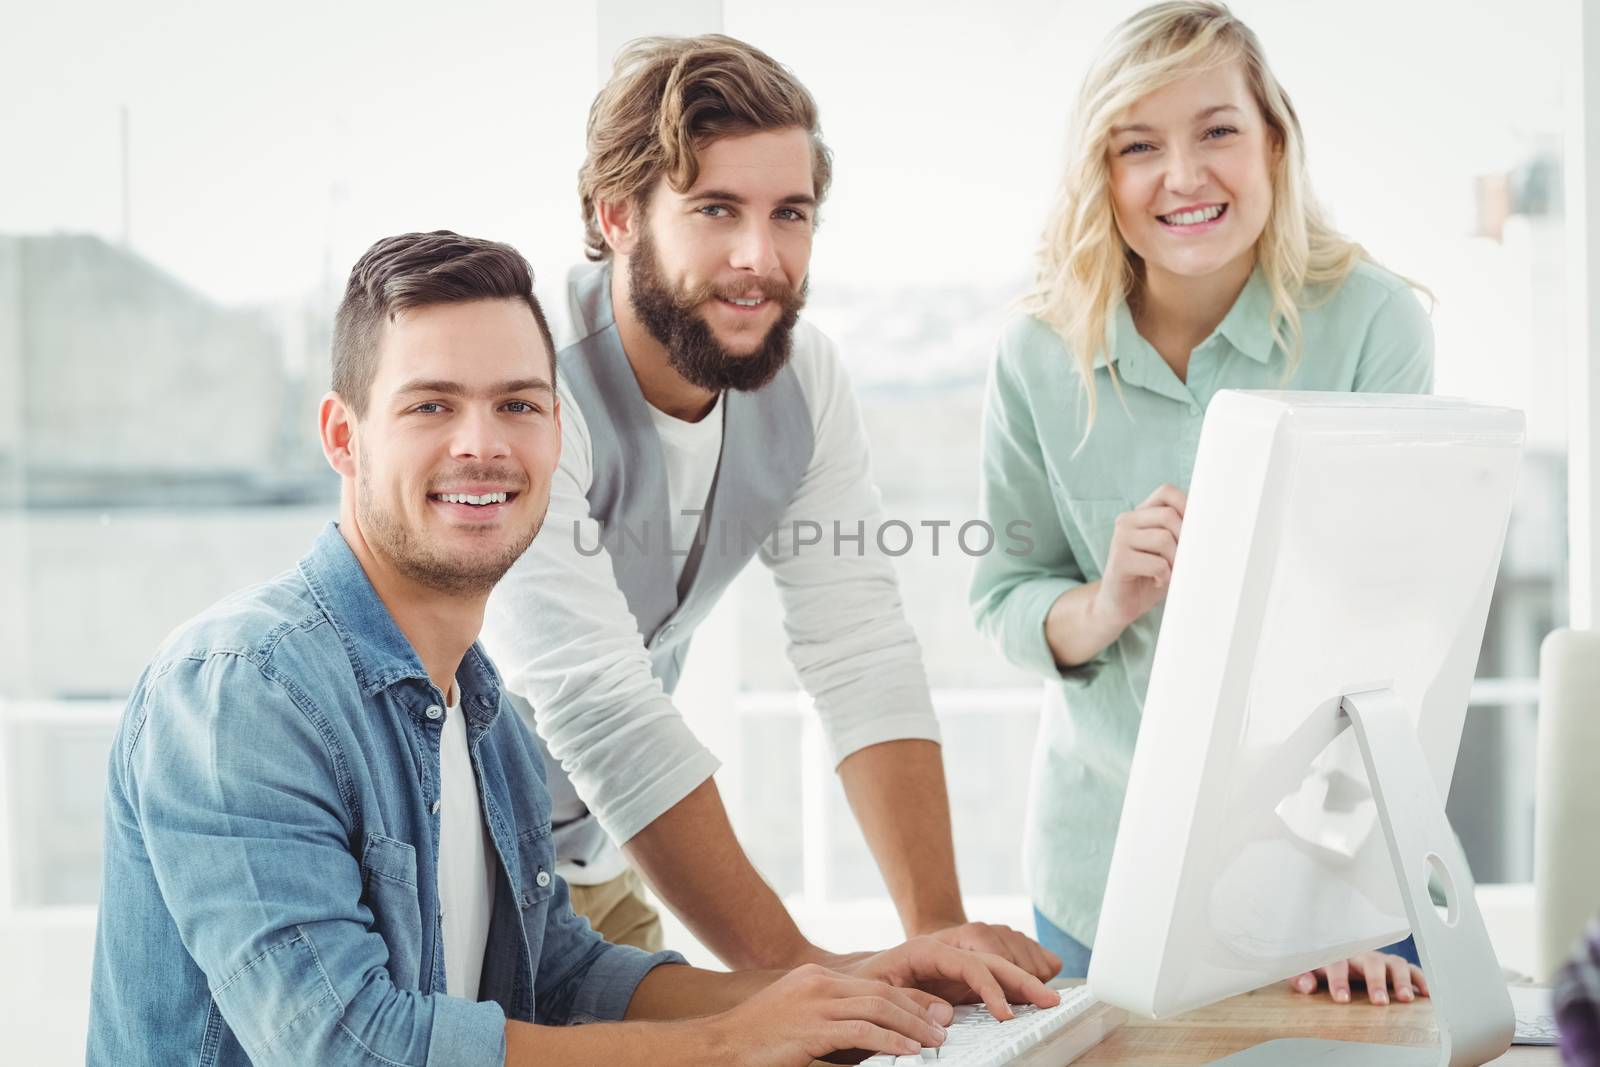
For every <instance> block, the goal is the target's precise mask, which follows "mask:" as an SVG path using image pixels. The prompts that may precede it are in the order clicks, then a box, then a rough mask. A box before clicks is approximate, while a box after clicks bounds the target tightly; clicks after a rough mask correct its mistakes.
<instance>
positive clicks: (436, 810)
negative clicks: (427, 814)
mask: <svg viewBox="0 0 1600 1067" xmlns="http://www.w3.org/2000/svg"><path fill="white" fill-rule="evenodd" d="M441 803H443V802H442V801H439V800H435V801H434V802H433V807H431V808H429V809H428V810H429V811H431V812H433V813H434V814H435V815H437V814H439V805H440V804H441Z"/></svg>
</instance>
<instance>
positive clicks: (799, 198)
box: [685, 189, 817, 207]
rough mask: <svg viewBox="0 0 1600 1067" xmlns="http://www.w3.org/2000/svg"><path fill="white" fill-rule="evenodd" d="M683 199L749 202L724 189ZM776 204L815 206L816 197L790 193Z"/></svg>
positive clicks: (808, 194) (741, 203)
mask: <svg viewBox="0 0 1600 1067" xmlns="http://www.w3.org/2000/svg"><path fill="white" fill-rule="evenodd" d="M685 199H687V200H688V201H689V202H690V203H695V202H697V201H701V200H721V201H725V202H726V203H729V204H740V205H743V204H747V203H749V201H748V200H746V199H745V198H744V197H742V196H740V195H739V194H738V193H730V192H728V191H726V190H724V189H707V190H706V191H705V192H703V193H695V194H694V195H692V196H689V197H686V198H685ZM778 205H779V206H780V207H794V206H802V207H816V206H817V198H816V197H814V196H812V195H811V194H810V193H790V194H789V195H788V196H786V197H784V198H783V199H782V200H779V201H778Z"/></svg>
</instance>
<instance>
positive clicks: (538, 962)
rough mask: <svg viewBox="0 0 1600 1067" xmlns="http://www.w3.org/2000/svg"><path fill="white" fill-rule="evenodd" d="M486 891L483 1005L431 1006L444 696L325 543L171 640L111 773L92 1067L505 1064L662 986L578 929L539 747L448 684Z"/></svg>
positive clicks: (335, 546)
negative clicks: (464, 744)
mask: <svg viewBox="0 0 1600 1067" xmlns="http://www.w3.org/2000/svg"><path fill="white" fill-rule="evenodd" d="M456 684H457V687H458V690H459V692H460V694H461V707H462V709H463V711H464V712H465V714H466V716H467V740H468V747H469V749H470V751H471V755H472V764H473V768H474V770H475V772H476V774H477V778H478V785H479V791H480V794H481V796H482V810H483V816H484V819H485V821H486V824H487V826H488V828H489V834H490V837H491V839H492V841H493V845H494V853H495V859H496V861H497V863H496V868H497V874H496V878H495V886H494V906H493V911H492V914H491V918H490V923H489V940H488V947H487V950H486V951H485V954H484V961H483V976H482V984H481V987H480V996H482V997H483V998H484V999H483V1000H482V1001H481V1002H476V1003H475V1002H471V1001H467V1000H465V999H462V998H459V997H451V996H449V995H448V993H449V991H448V990H447V989H446V988H445V972H444V953H443V951H442V941H443V934H442V924H441V921H440V910H439V893H438V882H439V877H440V874H439V870H438V861H439V815H438V810H439V796H440V792H439V741H440V733H441V724H442V722H443V719H442V717H441V716H440V715H439V709H440V708H441V707H442V706H443V705H444V703H445V701H444V698H443V695H442V694H441V693H440V692H439V690H438V688H437V687H435V686H434V685H433V683H432V682H431V681H430V680H429V678H428V675H427V672H426V671H425V670H423V667H422V663H421V661H420V660H419V659H418V657H417V654H416V652H415V651H414V650H413V649H412V647H411V645H410V643H409V642H408V641H407V640H406V638H405V636H404V635H403V634H401V632H400V630H399V628H398V627H397V626H396V625H395V623H394V620H393V619H392V618H391V617H390V615H389V612H388V610H387V609H386V608H385V607H384V605H383V603H382V601H381V600H379V598H378V596H377V593H376V592H375V591H374V590H373V588H372V585H371V583H370V582H369V581H368V580H367V577H366V574H365V572H364V571H363V570H362V568H361V565H360V563H359V562H358V561H357V560H356V558H355V556H354V554H353V553H352V552H351V551H350V548H349V546H348V545H346V543H345V541H344V538H343V536H342V535H341V534H340V533H339V530H338V527H337V526H336V525H332V524H330V525H329V526H328V528H327V529H326V530H325V531H324V532H323V534H322V535H321V537H319V538H318V540H317V542H316V544H315V546H314V547H313V548H312V551H311V553H310V554H309V555H308V556H306V557H305V559H303V560H301V561H300V564H299V566H298V567H297V568H296V569H294V570H291V571H289V572H287V573H285V574H283V575H281V576H279V577H278V578H276V579H274V580H272V581H270V582H268V583H266V584H264V585H260V586H257V587H255V588H252V589H248V590H245V591H244V592H241V593H237V594H235V595H233V596H231V597H229V598H227V599H225V600H223V601H221V602H220V603H218V604H217V605H215V606H214V607H212V608H211V609H210V610H208V611H206V612H204V613H203V614H201V615H200V616H199V617H197V618H196V619H194V620H192V621H191V622H189V623H188V624H186V625H185V626H183V627H181V628H180V629H179V630H178V631H177V632H176V633H175V634H174V635H173V636H172V637H170V638H168V640H167V642H166V643H165V645H164V646H163V647H162V649H161V651H160V652H159V653H158V654H157V655H156V657H155V659H154V660H153V661H152V662H151V664H150V666H149V667H148V668H146V670H145V672H144V674H143V676H142V677H141V678H140V680H139V683H138V685H137V687H136V688H135V689H134V691H133V694H132V696H131V697H130V698H129V701H128V706H127V710H126V711H125V712H124V715H123V719H122V724H121V727H120V729H119V731H118V733H117V739H116V744H115V746H114V749H113V751H112V754H111V760H110V781H109V786H108V789H107V794H106V815H105V870H104V882H103V885H102V893H101V907H100V918H99V929H98V935H97V937H96V942H95V959H94V979H93V989H92V992H91V1003H90V1022H89V1051H88V1062H89V1063H90V1064H106V1065H113V1064H114V1065H117V1067H129V1065H135V1064H162V1065H166V1064H173V1063H200V1064H203V1065H204V1064H223V1065H234V1064H249V1063H254V1064H259V1065H265V1064H295V1065H300V1064H312V1063H314V1064H319V1065H328V1067H332V1065H338V1064H357V1063H360V1064H363V1065H367V1067H371V1065H374V1064H431V1065H455V1064H462V1065H467V1064H470V1065H474V1067H477V1065H490V1064H493V1065H499V1064H501V1063H503V1062H504V1059H505V1031H504V1028H505V1020H506V1018H508V1017H509V1018H514V1019H522V1020H526V1021H529V1022H536V1023H542V1024H546V1025H555V1026H561V1025H568V1024H573V1023H582V1022H592V1021H598V1020H611V1019H620V1018H621V1017H622V1016H623V1014H624V1012H625V1011H626V1010H627V1006H628V1002H629V1000H630V999H631V998H632V996H633V992H634V989H635V987H636V986H637V985H638V983H639V981H640V980H641V979H642V978H643V977H644V976H645V975H646V974H647V973H648V972H649V971H650V970H651V969H652V968H653V967H655V966H657V965H658V964H661V963H666V962H680V963H681V962H682V958H681V957H679V956H677V955H676V954H674V953H659V954H656V955H649V954H647V953H644V952H640V951H638V950H637V949H632V948H625V947H618V946H614V945H609V944H607V943H606V942H605V941H603V940H601V938H600V937H599V935H597V934H595V933H594V932H593V931H592V930H590V928H589V925H588V923H587V922H586V921H584V920H583V919H580V918H578V917H576V916H575V915H574V914H573V912H572V908H571V905H570V903H569V900H568V896H567V888H566V885H565V883H564V882H562V880H561V879H560V878H558V877H557V876H556V874H555V857H554V852H553V848H552V844H551V837H550V797H549V793H548V792H547V791H546V789H545V780H544V765H543V762H542V761H541V759H540V756H539V754H538V750H537V748H536V746H535V742H534V739H533V738H532V736H531V735H530V734H529V733H528V730H527V727H526V726H524V725H523V723H522V720H521V719H520V717H519V716H517V715H515V714H509V713H503V711H504V709H505V705H504V702H503V700H502V697H501V691H500V683H499V678H498V676H497V675H496V673H495V670H494V668H493V667H492V666H491V665H490V663H489V661H488V659H487V658H486V657H485V656H484V655H483V653H482V651H481V650H480V649H479V648H478V647H477V646H476V645H474V646H473V648H472V649H471V650H469V651H468V653H467V655H466V657H465V658H464V659H463V660H462V663H461V667H460V670H459V672H458V673H457V676H456Z"/></svg>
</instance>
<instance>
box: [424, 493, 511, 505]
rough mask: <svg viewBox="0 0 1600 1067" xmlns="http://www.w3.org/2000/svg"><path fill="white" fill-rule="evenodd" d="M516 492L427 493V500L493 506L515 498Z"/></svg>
mask: <svg viewBox="0 0 1600 1067" xmlns="http://www.w3.org/2000/svg"><path fill="white" fill-rule="evenodd" d="M516 496H517V494H516V493H510V492H497V493H429V494H428V499H429V500H437V501H439V502H440V503H441V504H465V505H467V506H469V507H474V508H487V507H493V506H495V505H496V504H506V503H509V502H510V501H512V500H514V499H515V498H516Z"/></svg>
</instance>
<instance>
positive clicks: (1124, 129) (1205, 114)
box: [1111, 104, 1239, 137]
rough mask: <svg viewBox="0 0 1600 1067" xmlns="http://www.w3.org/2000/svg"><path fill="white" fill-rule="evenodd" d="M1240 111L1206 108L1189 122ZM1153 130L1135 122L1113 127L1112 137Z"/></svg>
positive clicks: (1230, 107) (1229, 106) (1228, 107)
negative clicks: (1222, 113) (1220, 113)
mask: <svg viewBox="0 0 1600 1067" xmlns="http://www.w3.org/2000/svg"><path fill="white" fill-rule="evenodd" d="M1238 110H1239V109H1238V108H1237V107H1235V106H1234V105H1233V104H1216V105H1214V106H1212V107H1208V108H1206V109H1205V110H1203V111H1197V112H1195V114H1194V118H1192V119H1190V120H1189V121H1190V122H1203V121H1204V120H1206V119H1208V118H1210V117H1211V116H1212V115H1215V114H1217V113H1218V112H1222V111H1238ZM1152 129H1154V127H1152V126H1150V125H1149V124H1147V123H1143V122H1135V123H1133V124H1131V125H1128V126H1113V127H1111V136H1113V137H1115V136H1117V135H1118V134H1123V133H1149V132H1151V130H1152Z"/></svg>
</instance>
